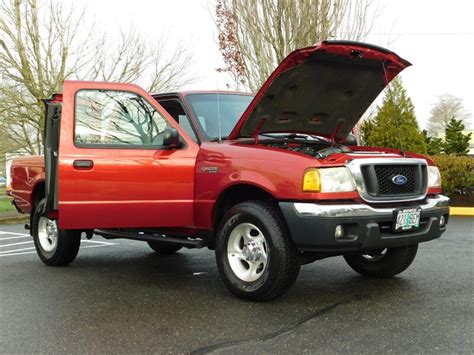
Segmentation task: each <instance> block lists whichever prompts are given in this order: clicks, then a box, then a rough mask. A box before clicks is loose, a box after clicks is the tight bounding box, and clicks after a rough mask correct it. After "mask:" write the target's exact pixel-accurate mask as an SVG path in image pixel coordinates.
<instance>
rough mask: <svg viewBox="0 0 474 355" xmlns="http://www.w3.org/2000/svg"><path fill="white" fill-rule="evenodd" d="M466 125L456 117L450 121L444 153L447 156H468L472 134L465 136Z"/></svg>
mask: <svg viewBox="0 0 474 355" xmlns="http://www.w3.org/2000/svg"><path fill="white" fill-rule="evenodd" d="M462 131H464V124H463V123H462V121H461V120H456V119H455V118H454V117H453V118H451V120H449V122H448V125H447V126H446V130H445V140H446V142H445V144H444V151H445V153H446V154H453V155H467V153H468V152H469V149H468V148H469V141H470V140H471V135H472V133H469V134H463V133H462Z"/></svg>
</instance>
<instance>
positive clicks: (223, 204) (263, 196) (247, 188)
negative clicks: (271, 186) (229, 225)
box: [212, 184, 276, 230]
mask: <svg viewBox="0 0 474 355" xmlns="http://www.w3.org/2000/svg"><path fill="white" fill-rule="evenodd" d="M250 200H258V201H266V202H270V203H276V200H275V198H274V197H273V196H272V195H271V194H269V193H268V192H266V191H265V190H263V189H261V188H259V187H256V186H253V185H247V184H241V185H235V186H232V187H229V188H228V189H226V190H224V191H223V192H222V193H221V194H220V196H219V198H218V199H217V201H216V204H215V205H214V213H213V219H212V221H213V227H214V230H217V228H218V227H219V223H220V221H221V219H222V217H223V216H224V214H225V213H226V212H227V210H229V208H231V207H232V206H235V205H236V204H238V203H240V202H244V201H250Z"/></svg>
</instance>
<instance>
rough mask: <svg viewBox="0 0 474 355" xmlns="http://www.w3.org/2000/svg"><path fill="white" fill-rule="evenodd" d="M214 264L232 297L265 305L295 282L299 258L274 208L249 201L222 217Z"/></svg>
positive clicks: (233, 208)
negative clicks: (262, 302)
mask: <svg viewBox="0 0 474 355" xmlns="http://www.w3.org/2000/svg"><path fill="white" fill-rule="evenodd" d="M216 261H217V266H218V269H219V273H220V275H221V278H222V280H223V281H224V283H225V285H226V286H227V288H228V289H229V290H230V291H231V292H232V293H233V294H235V295H236V296H238V297H240V298H243V299H247V300H253V301H269V300H272V299H275V298H277V297H279V296H281V295H282V294H283V293H285V292H286V291H287V290H288V289H289V288H290V286H291V285H293V283H294V282H295V280H296V278H297V276H298V272H299V269H300V263H299V255H298V253H297V251H296V249H295V247H294V245H293V243H292V241H291V239H290V237H289V236H288V234H287V232H286V230H285V228H284V226H283V224H282V222H281V220H280V217H279V216H278V213H277V212H276V211H275V209H274V207H273V206H271V205H269V204H267V203H263V202H257V201H249V202H243V203H240V204H238V205H236V206H234V207H232V208H231V209H230V210H229V211H228V212H227V213H226V214H225V216H224V219H223V222H222V223H221V227H220V229H219V232H218V237H217V241H216Z"/></svg>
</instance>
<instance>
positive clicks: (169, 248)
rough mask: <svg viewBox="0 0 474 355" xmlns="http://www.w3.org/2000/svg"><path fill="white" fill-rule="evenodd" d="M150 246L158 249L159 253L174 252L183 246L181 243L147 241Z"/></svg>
mask: <svg viewBox="0 0 474 355" xmlns="http://www.w3.org/2000/svg"><path fill="white" fill-rule="evenodd" d="M147 243H148V245H149V246H150V248H152V249H153V250H154V251H156V252H157V253H158V254H166V255H168V254H173V253H176V252H177V251H178V250H180V249H181V248H182V246H179V245H171V244H165V243H160V242H147Z"/></svg>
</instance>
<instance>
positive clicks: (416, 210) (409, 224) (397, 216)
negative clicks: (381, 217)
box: [393, 207, 421, 232]
mask: <svg viewBox="0 0 474 355" xmlns="http://www.w3.org/2000/svg"><path fill="white" fill-rule="evenodd" d="M420 215H421V208H420V207H412V208H403V209H399V210H396V211H395V213H394V221H393V230H394V231H395V232H402V231H407V230H411V229H416V228H418V227H420Z"/></svg>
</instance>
